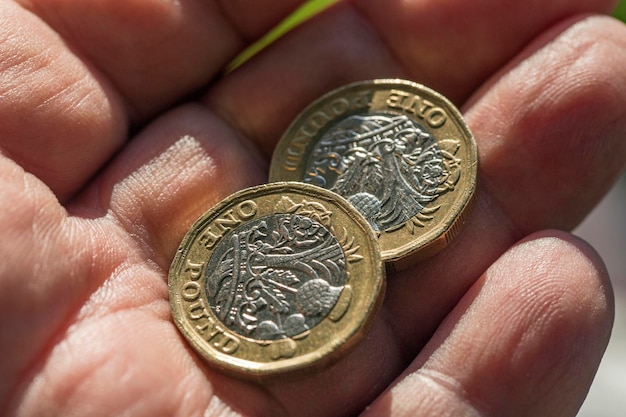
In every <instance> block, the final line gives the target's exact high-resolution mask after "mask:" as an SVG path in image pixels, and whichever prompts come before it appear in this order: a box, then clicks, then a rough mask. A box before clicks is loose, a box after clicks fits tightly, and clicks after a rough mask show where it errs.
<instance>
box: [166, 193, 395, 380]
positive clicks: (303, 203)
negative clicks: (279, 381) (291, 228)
mask: <svg viewBox="0 0 626 417" xmlns="http://www.w3.org/2000/svg"><path fill="white" fill-rule="evenodd" d="M303 207H304V208H303ZM279 213H296V214H300V215H306V216H311V218H317V219H318V220H319V219H320V218H322V219H323V222H324V223H325V226H326V227H327V228H328V230H330V232H331V233H332V234H333V236H334V237H335V238H336V239H337V241H338V242H339V244H340V245H341V248H342V250H343V253H344V255H345V259H346V263H345V271H346V281H345V285H344V287H343V289H342V290H341V293H340V295H339V296H338V299H337V301H336V303H335V304H334V307H333V308H332V309H331V310H330V311H329V312H328V314H327V315H326V316H325V317H323V319H322V320H321V321H320V322H319V323H318V324H317V325H315V326H314V327H312V328H311V329H310V330H309V331H308V332H306V333H305V334H299V335H297V336H293V337H285V338H282V339H280V340H256V339H252V338H250V337H245V336H242V335H241V334H239V333H237V332H236V331H233V330H231V329H230V328H229V326H227V325H226V324H225V323H224V322H222V321H221V319H220V318H219V317H218V316H217V314H216V312H215V311H214V309H213V307H214V306H212V305H211V302H210V300H209V297H208V296H207V272H208V273H209V274H210V273H211V271H207V265H208V263H209V261H210V259H211V256H212V254H213V253H214V251H215V248H216V244H217V243H218V242H220V241H224V240H225V239H227V238H228V237H229V236H230V235H231V234H232V233H233V232H234V231H236V230H237V228H238V227H239V225H245V224H246V223H247V222H253V221H255V220H256V219H262V218H266V216H272V215H274V214H279ZM307 213H309V214H307ZM316 213H317V214H316ZM320 213H321V214H322V215H321V216H319V214H320ZM316 216H317V217H316ZM384 287H385V279H384V267H383V263H382V261H381V258H380V249H379V246H378V242H377V239H376V236H375V234H374V233H373V230H372V229H371V227H370V226H369V224H368V223H367V221H365V219H364V218H363V217H362V216H361V215H360V214H359V213H358V212H357V211H356V210H355V209H354V208H353V207H352V205H350V204H349V203H348V202H347V201H346V200H345V199H343V198H342V197H340V196H338V195H337V194H335V193H332V192H330V191H327V190H324V189H322V188H318V187H314V186H309V185H306V184H302V183H273V184H267V185H261V186H257V187H253V188H249V189H246V190H243V191H240V192H237V193H235V194H233V195H231V196H229V197H228V198H226V199H225V200H223V201H222V202H220V203H218V204H217V205H216V206H215V207H213V208H212V209H210V210H209V211H208V212H206V213H205V214H204V215H202V216H201V217H200V218H199V219H198V220H197V221H196V222H195V223H194V224H193V226H192V227H191V229H190V230H189V232H188V233H187V235H186V236H185V237H184V238H183V240H182V242H181V244H180V246H179V248H178V251H177V252H176V256H175V258H174V260H173V262H172V265H171V268H170V271H169V291H170V303H171V307H172V314H173V317H174V321H175V323H176V325H177V326H178V328H179V329H180V331H181V332H182V334H183V335H184V336H185V338H186V339H187V340H188V342H189V343H190V344H191V346H192V347H193V348H194V349H195V350H196V351H197V352H198V353H199V354H200V355H201V356H202V357H203V358H204V359H205V360H206V361H207V362H208V364H209V365H211V366H213V367H216V368H218V369H220V370H222V371H225V372H227V373H231V374H235V375H237V376H239V377H244V378H248V379H255V380H264V381H266V380H267V379H268V378H269V379H272V378H279V377H280V378H282V377H284V376H286V375H299V376H302V375H303V374H304V375H306V374H308V373H312V372H314V371H315V370H318V369H320V368H323V367H326V366H328V364H330V363H332V362H334V361H335V360H337V359H338V358H339V357H341V356H342V355H343V354H344V353H345V352H346V351H347V350H348V349H350V348H351V347H353V346H354V345H355V344H356V343H357V342H358V341H359V340H361V339H362V338H363V337H364V336H365V334H366V332H367V331H368V330H369V328H370V327H371V325H372V322H373V319H374V317H375V313H376V311H377V310H378V308H379V306H380V304H381V302H382V298H383V293H384Z"/></svg>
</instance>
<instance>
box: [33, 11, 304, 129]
mask: <svg viewBox="0 0 626 417" xmlns="http://www.w3.org/2000/svg"><path fill="white" fill-rule="evenodd" d="M302 2H303V0H282V1H273V2H272V1H268V0H263V1H257V2H253V3H251V2H243V1H220V0H182V1H176V2H163V1H155V0H132V1H125V2H123V3H120V2H119V1H115V0H98V1H90V2H79V3H76V2H74V1H71V0H31V1H29V2H28V3H25V4H26V5H27V7H28V8H29V9H31V10H33V11H34V12H35V13H37V15H39V16H40V17H41V18H42V19H43V20H44V21H45V22H46V23H47V24H48V25H50V27H52V28H53V29H54V30H55V31H56V32H58V33H59V34H61V36H62V37H63V38H64V39H66V40H67V41H68V42H70V44H71V46H72V47H73V48H74V49H75V50H77V51H79V54H80V56H81V57H82V58H83V59H85V60H87V61H89V62H91V63H93V65H94V66H95V67H97V68H98V69H99V70H100V71H101V72H102V73H104V74H106V76H107V78H108V79H109V80H110V81H111V83H112V84H114V85H115V86H116V88H117V90H118V92H119V93H120V94H121V95H122V96H123V97H125V99H126V101H127V104H128V107H129V108H131V109H132V110H133V115H134V116H136V117H135V118H134V120H143V119H145V118H146V117H148V116H150V115H152V114H154V112H156V111H159V110H161V109H163V108H164V107H166V106H168V105H171V104H172V103H173V102H176V101H178V100H180V99H181V98H183V97H185V95H187V94H189V93H191V92H193V91H195V90H196V89H197V88H199V87H200V86H202V85H204V84H206V83H207V82H208V81H209V80H211V79H213V78H214V77H215V76H216V75H218V74H220V73H221V71H222V70H223V68H224V66H225V65H226V64H227V63H228V62H229V61H230V60H231V59H232V58H233V57H234V56H235V55H236V54H237V53H239V52H240V51H241V50H242V49H243V48H244V47H246V46H247V45H248V44H249V43H250V42H252V41H254V40H256V39H257V38H258V37H259V36H261V35H263V34H264V33H265V32H266V31H268V30H269V29H271V28H272V26H274V25H275V24H276V23H278V22H279V21H280V20H281V19H283V18H284V17H285V16H287V15H288V14H289V13H290V12H291V11H292V10H293V9H294V8H295V7H297V6H298V5H299V4H300V3H302Z"/></svg>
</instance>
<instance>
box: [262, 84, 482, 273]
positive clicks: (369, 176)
mask: <svg viewBox="0 0 626 417" xmlns="http://www.w3.org/2000/svg"><path fill="white" fill-rule="evenodd" d="M476 175H477V150H476V144H475V142H474V139H473V137H472V135H471V133H470V131H469V129H468V127H467V125H466V124H465V122H464V121H463V118H462V116H461V114H460V112H459V111H458V110H457V109H456V108H455V107H454V105H453V104H452V103H450V102H449V101H448V100H447V99H446V98H445V97H443V96H442V95H441V94H438V93H437V92H435V91H433V90H431V89H429V88H427V87H424V86H422V85H420V84H416V83H413V82H409V81H404V80H373V81H367V82H359V83H355V84H350V85H347V86H345V87H342V88H339V89H337V90H335V91H332V92H330V93H328V94H327V95H325V96H323V97H322V98H320V99H319V100H317V101H315V102H314V103H313V104H311V105H310V106H309V107H307V108H306V109H305V110H304V111H303V112H302V113H301V114H300V115H299V116H298V118H297V119H296V120H295V121H294V122H293V123H292V125H291V126H290V127H289V128H288V130H287V131H286V133H285V134H284V135H283V137H282V139H281V141H280V142H279V144H278V146H277V148H276V150H275V152H274V155H273V157H272V163H271V167H270V178H269V179H270V181H301V182H304V183H308V184H312V185H316V186H319V187H323V188H326V189H330V190H332V191H334V192H336V193H338V194H340V195H342V196H343V197H345V198H346V199H347V200H348V201H349V202H350V203H351V204H352V205H354V206H355V207H356V208H357V209H358V210H359V211H360V212H361V214H362V215H363V216H364V217H365V218H366V219H367V220H368V222H369V223H370V225H371V226H372V228H373V229H374V230H375V231H376V233H377V234H378V238H379V242H380V247H381V251H382V259H383V260H384V261H389V262H392V263H393V264H394V265H395V266H396V267H402V266H404V265H408V264H411V263H413V262H415V261H416V260H419V259H422V258H425V257H427V256H430V255H432V254H434V253H436V252H438V251H439V250H441V249H442V248H443V247H445V246H446V245H447V244H448V243H449V241H450V240H451V239H452V238H453V237H454V236H455V235H456V233H457V232H458V229H459V227H460V225H461V224H462V223H463V222H464V218H465V217H466V215H467V213H468V212H469V210H468V208H469V207H470V206H471V201H472V198H473V195H474V190H475V187H476Z"/></svg>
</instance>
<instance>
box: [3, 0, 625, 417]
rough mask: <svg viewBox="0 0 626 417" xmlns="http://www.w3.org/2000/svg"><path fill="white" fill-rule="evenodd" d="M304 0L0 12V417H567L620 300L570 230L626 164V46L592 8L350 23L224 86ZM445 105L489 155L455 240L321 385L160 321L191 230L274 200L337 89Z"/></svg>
mask: <svg viewBox="0 0 626 417" xmlns="http://www.w3.org/2000/svg"><path fill="white" fill-rule="evenodd" d="M299 3H300V1H298V0H286V1H276V0H261V1H243V0H228V1H226V0H224V1H221V2H219V1H209V0H180V1H178V2H173V1H172V2H170V1H163V0H125V1H118V0H95V1H83V2H80V1H75V0H23V1H3V2H1V3H0V152H1V156H0V182H1V184H0V230H2V233H1V235H0V259H2V261H1V262H0V352H2V354H1V355H0V414H2V415H7V416H200V415H206V416H225V415H228V416H231V415H240V414H241V415H258V416H282V415H285V416H286V415H298V416H342V415H355V414H358V413H360V412H363V413H364V415H367V416H393V417H398V416H574V415H575V414H576V411H577V409H578V407H579V406H580V404H581V403H582V401H583V400H584V397H585V394H586V392H587V390H588V388H589V385H590V383H591V380H592V378H593V375H594V373H595V371H596V369H597V367H598V364H599V361H600V358H601V356H602V353H603V351H604V349H605V347H606V344H607V342H608V338H609V334H610V328H611V324H612V315H613V305H612V302H613V301H612V295H611V289H610V283H609V281H608V276H607V274H606V272H605V270H604V267H603V264H602V261H601V260H600V259H599V257H598V256H597V255H596V254H595V252H594V251H593V249H591V248H590V247H588V246H587V245H586V244H585V243H583V242H581V241H579V240H578V239H577V238H575V237H573V236H572V235H571V234H569V233H568V232H566V231H554V229H561V230H571V228H572V227H574V226H575V225H576V224H577V223H578V222H579V221H580V220H581V219H582V218H583V217H584V216H585V215H586V214H587V213H588V212H589V211H590V210H591V209H592V208H593V206H594V205H595V204H596V203H597V202H598V200H599V199H600V198H601V197H602V196H603V194H604V193H605V192H606V191H607V189H609V187H610V186H611V184H612V182H613V181H614V180H615V178H616V177H617V176H618V175H619V173H620V172H621V170H622V169H623V167H624V164H625V161H626V141H625V140H624V135H625V134H626V117H624V112H625V111H624V109H626V72H624V71H623V68H626V52H625V51H626V30H625V28H624V26H623V25H622V24H621V23H619V22H617V21H615V20H613V19H611V18H608V17H603V16H601V14H602V13H608V12H609V11H610V10H611V9H612V7H613V2H612V1H604V0H555V1H548V2H546V1H545V0H541V1H539V0H529V1H524V2H520V1H502V0H484V1H480V2H475V1H466V0H449V1H440V0H415V1H401V0H385V1H381V0H360V1H357V0H355V1H345V2H342V3H341V4H339V5H338V6H337V7H333V8H332V9H330V10H329V11H327V12H326V13H324V14H322V15H321V16H318V17H317V18H315V19H313V20H312V21H310V22H308V23H307V24H305V25H304V26H302V27H301V28H299V29H298V30H296V31H293V32H292V33H290V34H288V35H287V36H285V37H284V38H283V39H281V40H280V41H279V42H277V43H276V44H275V45H273V46H272V47H270V48H269V49H267V50H266V51H264V52H263V53H261V54H260V55H258V56H257V57H255V58H254V59H253V60H251V61H249V62H247V63H246V64H244V65H243V66H242V67H241V68H239V69H238V70H236V71H235V72H233V73H231V74H228V75H224V73H223V69H224V67H225V66H226V65H227V63H228V62H229V61H230V60H231V59H232V58H233V57H234V56H235V55H237V54H238V53H239V52H240V51H241V50H242V49H243V48H245V47H246V46H247V45H248V44H249V43H250V42H252V41H254V40H255V39H257V38H258V37H259V36H261V35H262V34H263V33H265V32H266V31H267V30H268V29H269V28H270V27H272V26H273V25H274V24H275V23H276V22H278V21H279V20H280V19H282V18H283V17H285V16H286V15H287V14H288V13H289V12H290V11H292V10H293V9H294V8H295V7H297V5H298V4H299ZM381 77H402V78H407V79H411V80H413V81H417V82H420V83H424V84H426V85H428V86H430V87H432V88H434V89H436V90H438V91H440V92H441V93H443V94H445V95H446V96H448V97H449V98H450V99H451V100H452V101H454V102H455V103H456V104H457V105H458V106H459V107H460V108H461V109H462V111H463V112H464V115H465V117H466V121H467V123H468V125H469V126H470V128H471V129H472V131H473V133H474V136H475V137H476V140H477V143H478V148H479V154H480V172H479V182H480V185H479V188H478V191H477V195H478V200H477V204H476V206H475V209H474V211H473V214H472V215H471V217H470V218H469V220H468V223H467V224H466V226H465V228H464V229H463V231H462V232H461V234H460V235H459V236H458V238H457V240H456V241H455V242H454V243H453V244H452V245H451V246H450V247H448V248H447V249H446V250H445V251H444V252H442V253H441V254H439V255H438V256H436V257H434V258H431V259H429V260H427V261H425V262H422V263H420V264H419V265H416V266H415V267H413V268H411V269H408V270H406V271H403V272H401V273H394V274H390V276H388V291H387V295H386V298H385V302H384V305H383V307H382V310H381V311H380V312H379V313H378V316H377V319H376V322H375V324H374V327H373V329H372V331H371V333H370V334H369V336H368V338H367V339H365V340H364V341H363V342H362V343H361V344H360V345H359V346H358V347H357V348H356V349H355V350H354V351H352V352H351V353H350V354H348V355H347V356H346V357H345V358H343V359H342V360H340V361H339V362H338V363H336V364H335V365H334V366H333V367H331V368H329V369H328V370H325V371H323V372H320V373H318V374H315V375H311V376H308V377H306V378H300V379H296V380H294V381H290V382H288V383H274V384H265V385H257V384H253V383H248V382H243V381H241V380H238V379H234V378H230V377H228V376H225V375H222V374H220V373H219V372H217V371H215V370H213V369H211V368H209V367H207V366H206V365H205V364H204V363H203V362H202V361H201V360H200V359H199V357H198V356H197V355H196V354H195V353H194V352H193V351H192V350H191V349H190V348H189V346H188V345H187V343H186V342H185V340H184V338H183V337H182V336H181V335H180V334H179V332H178V331H177V329H176V327H175V325H174V324H173V322H172V319H171V316H170V308H169V302H168V288H167V270H168V268H169V263H170V262H171V260H172V258H173V256H174V253H175V251H176V248H177V246H178V244H179V242H180V240H181V239H182V237H183V235H184V234H185V233H186V231H187V229H188V228H189V226H190V225H191V223H192V222H193V221H194V220H195V218H197V217H198V216H199V215H201V214H202V213H203V212H204V211H205V210H207V209H209V208H210V207H211V206H212V205H213V204H215V203H216V202H217V201H219V200H221V199H222V198H224V197H226V196H228V195H229V194H231V193H232V192H234V191H237V190H240V189H242V188H245V187H247V186H251V185H255V184H260V183H264V182H266V181H267V178H266V177H267V169H268V160H269V156H270V155H271V151H272V149H273V147H274V146H275V144H276V142H277V140H278V138H279V137H280V135H281V133H282V132H283V131H284V129H285V128H286V127H287V125H288V124H289V123H290V122H291V120H292V119H293V118H294V117H295V116H296V115H297V113H298V112H299V111H300V110H301V109H302V108H303V107H304V106H305V105H306V104H308V103H309V102H310V101H312V100H314V99H315V98H317V97H318V96H320V95H321V94H323V93H325V92H327V91H329V90H331V89H333V88H335V87H338V86H340V85H343V84H345V83H347V82H351V81H357V80H362V79H371V78H381Z"/></svg>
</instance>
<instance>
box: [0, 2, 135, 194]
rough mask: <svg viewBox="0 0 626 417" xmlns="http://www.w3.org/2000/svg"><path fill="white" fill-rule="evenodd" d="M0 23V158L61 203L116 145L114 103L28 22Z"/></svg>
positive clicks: (118, 114) (23, 17) (119, 121)
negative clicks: (41, 184) (45, 187)
mask: <svg viewBox="0 0 626 417" xmlns="http://www.w3.org/2000/svg"><path fill="white" fill-rule="evenodd" d="M0 16H2V19H0V39H2V40H3V41H2V43H1V44H0V138H1V142H0V151H1V152H2V153H3V154H5V155H7V156H9V157H11V158H12V159H13V160H15V161H16V162H17V163H18V164H20V165H21V166H22V167H24V169H26V171H28V172H30V173H33V174H34V175H36V176H37V177H39V178H41V179H42V180H43V181H44V182H45V183H46V184H48V185H49V186H50V188H51V189H52V190H53V191H54V192H55V193H56V194H57V195H58V196H59V197H60V198H61V199H65V198H67V197H68V196H69V195H70V194H72V193H73V192H74V191H75V190H76V189H78V188H80V187H82V185H83V183H84V182H85V180H86V179H87V178H89V177H90V176H91V175H93V173H94V172H95V171H96V169H97V168H98V167H99V166H100V165H102V164H103V163H104V162H105V161H106V160H107V159H108V158H109V157H110V156H111V154H112V153H113V152H114V151H115V149H116V148H117V147H118V146H119V145H120V144H121V143H122V141H123V140H124V137H125V135H126V129H127V119H126V116H125V114H124V112H123V111H122V103H121V100H120V98H119V97H118V95H117V94H116V93H115V92H114V89H113V88H112V87H111V85H110V84H108V83H107V82H106V81H105V80H104V78H103V77H101V76H99V75H98V74H97V73H96V72H94V73H93V74H92V73H91V69H90V68H89V67H88V66H86V65H85V64H83V63H82V62H81V61H80V60H79V59H78V58H76V57H75V56H74V55H73V54H72V53H71V52H70V51H69V50H68V49H67V47H66V45H64V44H63V43H62V41H61V40H60V39H59V38H58V36H57V35H56V34H55V33H54V32H53V31H51V30H50V29H49V28H47V27H45V26H43V25H42V24H41V22H40V21H39V20H38V19H37V18H36V17H34V16H33V15H32V14H30V13H27V12H25V11H24V10H23V9H21V8H20V7H19V6H16V4H15V3H14V2H11V1H3V2H1V3H0Z"/></svg>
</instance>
